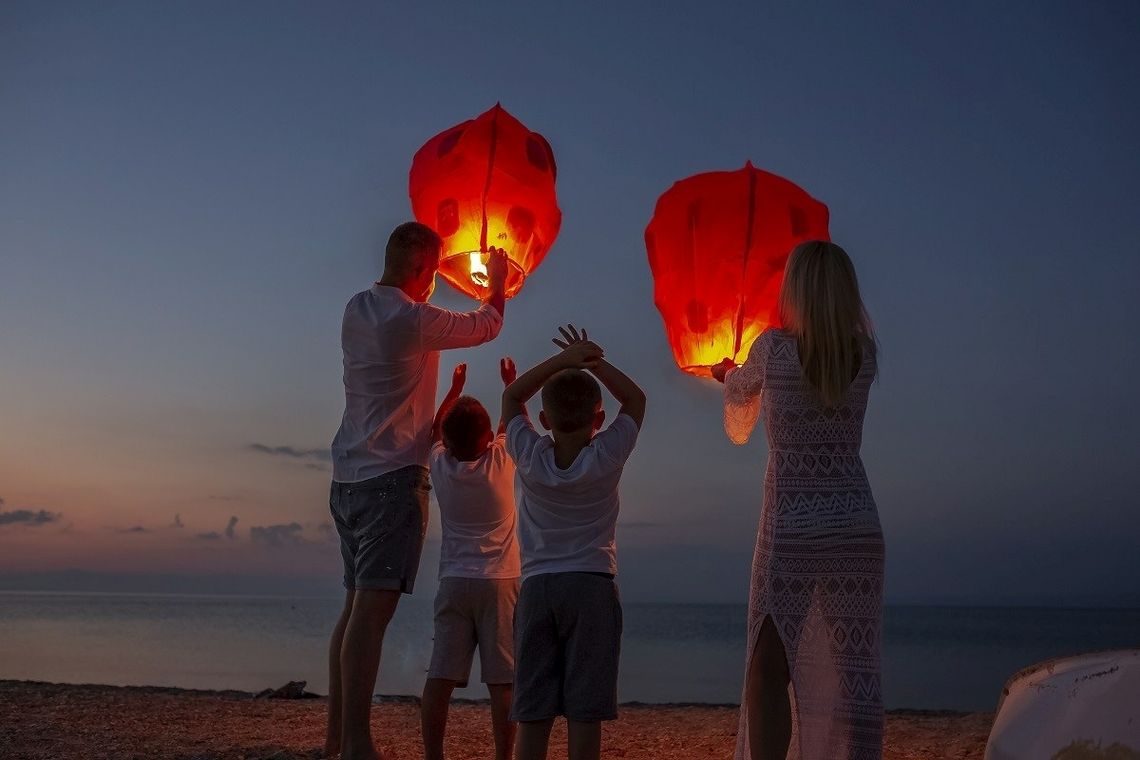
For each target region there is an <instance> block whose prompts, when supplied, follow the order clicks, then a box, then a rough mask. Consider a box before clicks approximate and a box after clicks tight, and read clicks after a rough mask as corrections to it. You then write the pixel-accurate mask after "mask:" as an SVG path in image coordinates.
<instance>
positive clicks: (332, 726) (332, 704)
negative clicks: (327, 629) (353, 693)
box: [325, 589, 353, 757]
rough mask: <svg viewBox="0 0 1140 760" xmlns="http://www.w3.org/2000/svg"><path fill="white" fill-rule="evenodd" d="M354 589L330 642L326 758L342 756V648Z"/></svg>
mask: <svg viewBox="0 0 1140 760" xmlns="http://www.w3.org/2000/svg"><path fill="white" fill-rule="evenodd" d="M352 595H353V592H352V589H349V590H348V592H347V593H346V594H345V597H344V609H343V610H342V611H341V613H340V619H339V620H337V621H336V627H334V628H333V632H332V639H331V640H330V641H329V722H328V729H327V730H326V731H325V757H336V756H337V755H339V754H340V714H341V706H342V704H343V702H342V697H341V690H340V648H341V644H342V643H343V641H344V629H345V627H346V626H347V625H348V616H349V615H350V614H352Z"/></svg>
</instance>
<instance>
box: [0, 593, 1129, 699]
mask: <svg viewBox="0 0 1140 760" xmlns="http://www.w3.org/2000/svg"><path fill="white" fill-rule="evenodd" d="M340 604H341V600H339V599H329V598H313V597H307V598H289V597H269V596H261V597H254V596H193V595H160V594H101V593H44V592H27V593H24V592H0V679H11V680H36V681H54V682H61V683H98V684H112V685H124V686H126V685H147V686H171V687H180V688H187V689H211V690H220V689H237V690H242V691H260V690H262V689H265V688H271V687H277V686H281V685H283V684H285V683H286V682H289V681H306V682H308V688H309V690H311V691H314V692H318V693H322V694H323V693H325V692H327V687H328V676H327V673H326V667H327V666H326V662H327V648H328V635H329V632H330V631H331V629H332V626H333V623H334V622H335V620H336V618H337V615H338V614H339V610H340ZM624 608H625V632H624V637H623V639H622V651H621V675H620V682H619V698H620V700H621V701H623V702H632V701H636V702H649V703H711V704H728V703H733V704H735V703H738V702H739V701H740V692H741V686H742V673H743V666H744V643H745V642H744V638H745V617H746V609H745V607H744V606H738V605H706V604H637V603H626V604H625V605H624ZM431 619H432V615H431V600H430V599H420V598H414V597H413V598H405V599H404V600H403V601H402V602H401V605H400V608H399V611H398V612H397V614H396V617H395V619H394V620H393V621H392V624H391V626H390V627H389V631H388V636H387V638H386V640H385V642H384V653H383V658H382V661H381V665H380V677H379V681H378V683H377V688H376V691H377V693H378V694H384V695H410V694H418V693H419V691H420V690H421V689H422V687H423V679H424V674H425V671H426V669H427V665H428V660H429V659H430V656H431V645H432V633H431ZM1137 647H1140V609H1053V608H1028V607H1015V608H1002V607H939V606H888V607H887V608H886V613H885V639H884V643H883V689H884V695H885V701H886V705H887V708H888V709H897V708H911V709H923V710H963V711H978V710H993V709H994V708H995V707H996V705H997V702H998V699H999V697H1000V695H1001V691H1002V687H1003V685H1004V683H1005V682H1006V680H1007V679H1008V678H1009V677H1010V676H1011V675H1012V674H1013V673H1015V672H1016V671H1018V670H1020V669H1022V668H1025V667H1027V666H1030V665H1033V664H1035V663H1038V662H1041V661H1043V660H1046V659H1049V658H1052V657H1058V656H1063V655H1071V654H1077V653H1081V652H1090V651H1097V650H1105V649H1118V648H1137ZM471 680H472V685H471V686H470V687H469V688H467V689H463V690H459V691H457V692H456V696H457V697H465V698H471V699H479V698H482V697H484V696H486V691H485V689H484V687H482V686H480V685H479V684H478V657H476V663H475V666H474V669H473V673H472V679H471Z"/></svg>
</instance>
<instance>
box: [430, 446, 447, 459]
mask: <svg viewBox="0 0 1140 760" xmlns="http://www.w3.org/2000/svg"><path fill="white" fill-rule="evenodd" d="M446 453H447V447H446V446H444V445H443V441H436V442H435V443H433V444H432V445H431V451H429V452H428V462H429V463H430V464H435V463H436V462H438V461H439V460H440V458H442V457H443V455H444V454H446Z"/></svg>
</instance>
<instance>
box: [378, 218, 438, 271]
mask: <svg viewBox="0 0 1140 760" xmlns="http://www.w3.org/2000/svg"><path fill="white" fill-rule="evenodd" d="M442 245H443V240H442V239H441V238H440V236H439V235H438V234H437V233H436V231H435V230H433V229H432V228H431V227H428V226H427V225H426V224H420V223H419V222H404V223H403V224H401V225H400V226H399V227H397V228H396V229H394V230H392V234H391V235H389V236H388V245H387V246H386V247H385V248H384V274H385V275H387V276H391V277H398V278H402V277H407V276H409V275H411V274H412V273H413V272H414V271H415V269H416V266H417V265H419V263H420V261H421V260H422V257H423V255H424V254H426V253H434V252H436V251H438V250H439V249H440V247H441V246H442Z"/></svg>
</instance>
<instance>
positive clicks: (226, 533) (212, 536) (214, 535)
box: [194, 516, 238, 541]
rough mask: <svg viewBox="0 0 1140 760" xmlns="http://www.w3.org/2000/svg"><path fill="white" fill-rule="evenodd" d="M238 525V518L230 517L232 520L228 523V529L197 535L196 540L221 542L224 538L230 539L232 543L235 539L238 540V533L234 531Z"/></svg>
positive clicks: (195, 535)
mask: <svg viewBox="0 0 1140 760" xmlns="http://www.w3.org/2000/svg"><path fill="white" fill-rule="evenodd" d="M237 524H238V519H237V517H236V516H235V517H230V520H229V522H227V523H226V527H225V529H224V530H223V531H216V530H210V531H206V532H205V533H196V534H194V540H195V541H221V540H222V539H223V538H228V539H230V540H231V541H232V540H233V539H235V538H237V531H235V530H234V529H235V528H236V527H237Z"/></svg>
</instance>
